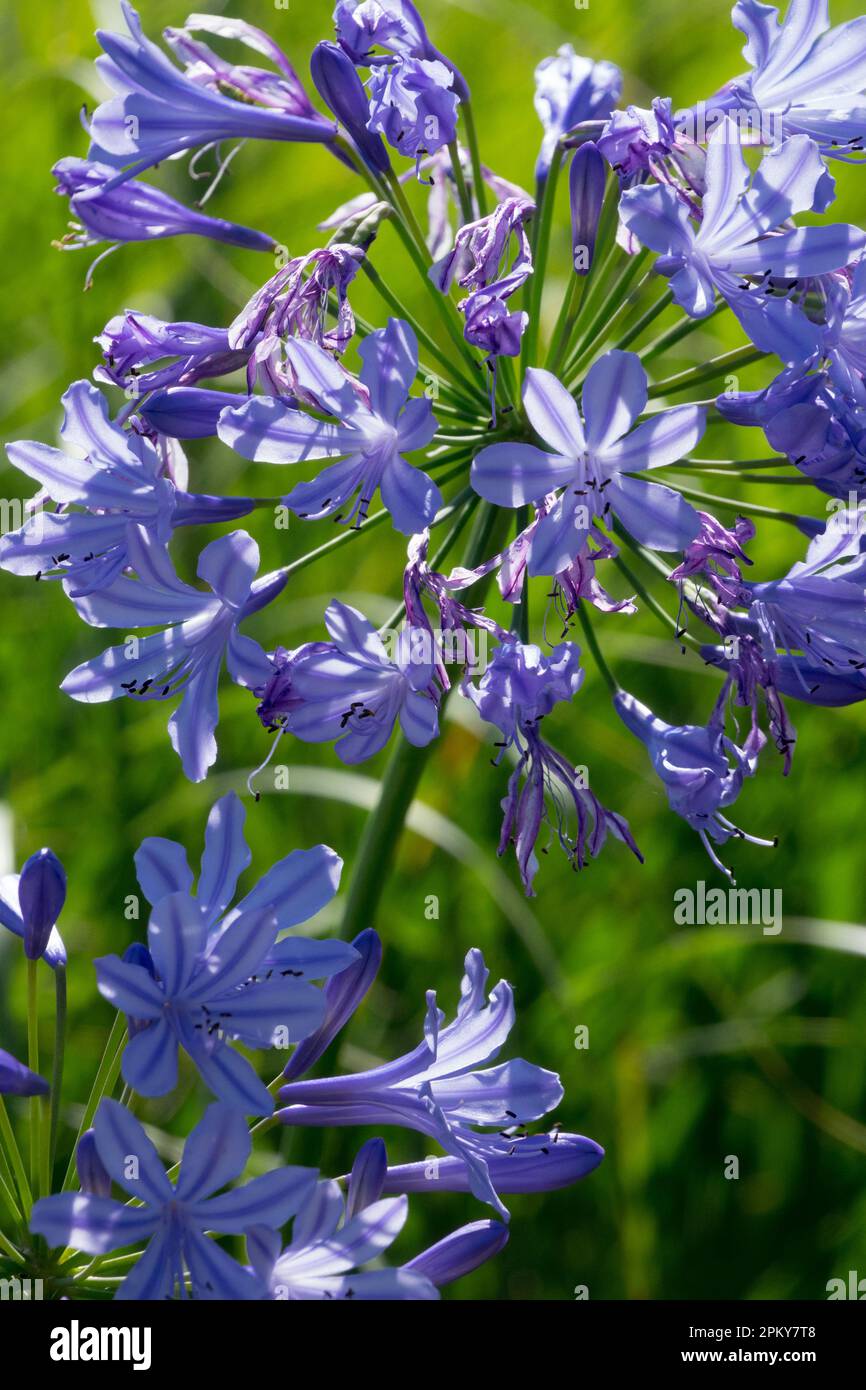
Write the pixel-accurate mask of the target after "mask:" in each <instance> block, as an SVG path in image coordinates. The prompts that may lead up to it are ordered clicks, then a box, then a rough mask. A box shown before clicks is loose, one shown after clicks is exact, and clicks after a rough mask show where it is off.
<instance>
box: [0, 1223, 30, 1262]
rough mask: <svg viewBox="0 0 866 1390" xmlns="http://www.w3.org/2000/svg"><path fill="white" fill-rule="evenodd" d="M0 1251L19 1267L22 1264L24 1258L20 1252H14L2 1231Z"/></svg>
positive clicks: (0, 1234)
mask: <svg viewBox="0 0 866 1390" xmlns="http://www.w3.org/2000/svg"><path fill="white" fill-rule="evenodd" d="M0 1250H2V1251H3V1252H4V1254H6V1255H8V1256H9V1259H10V1260H14V1261H15V1263H16V1264H19V1265H20V1264H23V1263H24V1256H23V1255H22V1254H21V1251H20V1250H16V1248H15V1246H14V1245H13V1244H12V1242H11V1240H8V1239H7V1238H6V1236H4V1234H3V1232H2V1231H0Z"/></svg>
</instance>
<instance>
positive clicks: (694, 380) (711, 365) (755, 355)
mask: <svg viewBox="0 0 866 1390" xmlns="http://www.w3.org/2000/svg"><path fill="white" fill-rule="evenodd" d="M766 356H767V354H766V353H765V352H762V351H761V349H760V348H756V347H752V345H751V344H749V346H748V347H742V348H734V349H733V351H732V352H723V353H722V354H721V356H720V357H713V358H712V359H711V361H709V362H705V363H704V364H703V365H702V366H700V367H690V368H689V370H688V371H687V372H680V373H679V375H678V376H671V377H668V379H667V380H666V381H657V382H656V383H655V385H654V386H651V387H650V388H649V391H648V393H647V394H648V396H649V398H650V400H653V399H654V398H655V397H657V396H671V395H673V393H674V392H675V391H677V392H678V391H687V390H688V389H689V387H691V386H699V385H700V384H701V383H703V382H705V381H714V380H715V379H716V378H717V377H720V376H728V375H729V374H730V373H731V372H732V371H736V370H737V369H738V368H739V367H750V366H751V365H752V363H753V362H760V361H762V359H763V358H765V357H766Z"/></svg>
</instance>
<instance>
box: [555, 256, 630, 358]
mask: <svg viewBox="0 0 866 1390" xmlns="http://www.w3.org/2000/svg"><path fill="white" fill-rule="evenodd" d="M647 254H648V253H647V252H646V251H645V250H644V251H638V253H637V255H636V256H631V257H630V258H629V263H628V265H627V266H625V267H624V268H623V271H622V273H621V274H620V276H619V279H618V280H617V281H616V283H615V284H614V286H613V289H612V290H611V293H610V294H609V295H608V297H607V299H605V301H604V303H603V304H602V305H601V306H600V307H599V308H598V309H597V310H596V312H595V313H594V314H593V316H592V318H591V319H590V321H589V323H588V324H587V325H586V327H585V328H584V330H583V332H582V334H581V335H580V337H579V339H578V341H577V343H576V344H575V347H574V349H573V351H572V354H571V357H570V358H569V360H568V363H567V364H566V367H565V375H566V376H567V377H569V378H573V377H577V376H579V375H580V374H581V372H582V369H583V366H584V365H585V363H586V361H587V360H588V358H589V357H591V356H592V355H593V354H594V353H595V352H597V350H598V344H599V335H600V334H601V333H602V332H603V331H604V332H606V331H607V330H608V329H609V328H610V327H611V325H612V324H613V323H614V321H615V320H616V319H618V318H619V316H620V314H621V313H622V312H623V311H624V310H625V309H626V308H627V307H628V305H629V303H630V302H632V294H634V297H636V296H637V295H638V294H639V292H640V290H641V289H642V287H643V285H644V284H646V282H647V281H648V280H649V277H650V274H651V272H650V271H644V274H643V277H642V279H641V280H640V283H639V284H638V285H637V286H635V281H636V280H637V278H638V276H639V275H640V274H641V271H643V270H644V262H645V260H646V258H647ZM584 307H585V306H584Z"/></svg>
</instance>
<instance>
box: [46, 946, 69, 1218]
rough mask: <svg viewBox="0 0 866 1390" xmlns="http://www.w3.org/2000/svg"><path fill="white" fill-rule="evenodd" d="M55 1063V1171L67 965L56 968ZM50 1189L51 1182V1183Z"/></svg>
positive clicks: (51, 1136) (51, 1138)
mask: <svg viewBox="0 0 866 1390" xmlns="http://www.w3.org/2000/svg"><path fill="white" fill-rule="evenodd" d="M54 1001H55V1013H54V1064H53V1069H52V1072H51V1114H50V1120H49V1128H48V1172H49V1177H50V1176H51V1175H52V1174H53V1172H54V1156H55V1154H56V1152H57V1126H58V1124H59V1121H60V1100H61V1095H62V1092H63V1059H64V1056H65V1053H66V966H65V965H57V966H55V969H54ZM49 1191H50V1183H49Z"/></svg>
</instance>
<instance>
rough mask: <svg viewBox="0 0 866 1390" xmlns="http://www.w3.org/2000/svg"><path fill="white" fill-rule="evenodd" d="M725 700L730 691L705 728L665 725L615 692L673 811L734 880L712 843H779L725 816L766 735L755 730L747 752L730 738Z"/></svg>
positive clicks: (637, 703)
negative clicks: (750, 833) (726, 727)
mask: <svg viewBox="0 0 866 1390" xmlns="http://www.w3.org/2000/svg"><path fill="white" fill-rule="evenodd" d="M726 697H727V687H723V688H722V694H721V696H720V698H719V699H718V700H717V702H716V705H715V708H714V709H713V713H712V716H711V717H710V720H709V723H708V724H706V725H700V724H666V723H665V721H664V720H663V719H659V718H658V716H657V715H655V714H653V713H652V711H651V710H650V709H648V708H647V707H646V705H643V704H641V702H640V701H639V700H636V699H635V697H634V696H633V695H629V694H628V692H627V691H625V690H619V691H617V693H616V695H614V697H613V705H614V709H615V710H616V712H617V714H618V715H619V717H620V719H621V720H622V721H623V723H624V724H625V726H626V728H628V729H629V730H630V731H631V732H632V733H633V734H634V735H635V737H636V738H639V739H640V740H641V742H642V743H643V744H644V745H645V746H646V749H647V752H648V753H649V756H650V761H651V762H652V765H653V770H654V771H655V773H656V774H657V776H658V777H659V778H660V780H661V782H662V785H663V787H664V789H665V791H666V793H667V798H668V802H669V804H670V807H671V810H673V811H676V813H677V815H680V816H682V818H683V820H684V821H686V823H687V824H688V825H690V826H691V827H692V829H693V830H696V831H697V832H698V834H699V836H700V838H701V841H702V842H703V845H704V848H705V849H706V851H707V854H708V855H709V857H710V859H711V860H712V862H713V864H715V866H716V868H717V869H719V870H720V872H721V873H723V874H725V876H726V877H727V878H731V879H732V874H731V870H730V869H729V868H727V867H726V865H724V864H722V862H721V860H720V859H719V857H718V855H717V854H716V852H715V850H714V849H713V847H712V844H711V843H710V841H711V840H714V841H715V842H716V843H717V844H724V843H725V842H726V841H728V840H730V839H731V838H736V839H740V840H748V841H749V842H750V843H751V844H756V845H768V846H771V845H773V844H775V841H773V840H759V839H757V838H756V837H755V836H753V835H747V834H746V832H745V831H744V830H740V829H739V827H738V826H736V825H734V824H733V822H732V821H730V820H729V819H728V818H727V816H725V815H724V814H723V812H724V811H725V810H727V808H728V807H729V806H730V805H732V804H733V802H735V801H736V799H737V797H738V796H739V794H740V792H741V790H742V787H743V782H744V780H745V778H746V777H751V776H753V775H754V773H755V770H756V767H757V760H758V753H759V751H760V748H761V745H762V743H763V742H764V737H763V734H761V733H760V732H759V731H758V730H757V729H755V728H753V730H752V732H751V734H750V736H749V737H748V738H747V740H746V743H745V745H744V746H743V747H740V746H739V745H738V744H736V743H735V742H734V740H733V739H731V738H728V736H727V734H726V733H725V722H724V719H725V701H726Z"/></svg>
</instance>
